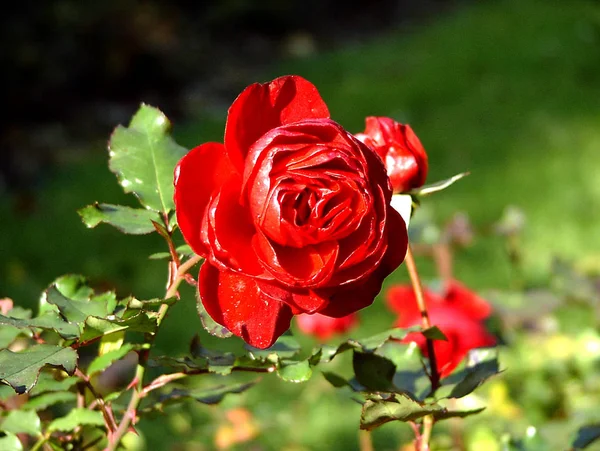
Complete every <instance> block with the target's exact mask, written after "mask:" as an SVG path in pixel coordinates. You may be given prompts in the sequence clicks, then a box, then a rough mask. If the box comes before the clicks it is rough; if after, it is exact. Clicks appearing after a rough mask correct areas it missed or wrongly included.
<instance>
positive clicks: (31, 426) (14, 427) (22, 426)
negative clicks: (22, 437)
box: [0, 410, 42, 437]
mask: <svg viewBox="0 0 600 451" xmlns="http://www.w3.org/2000/svg"><path fill="white" fill-rule="evenodd" d="M41 428H42V425H41V421H40V417H38V415H37V413H35V411H33V410H29V411H28V410H11V411H10V412H9V413H8V415H7V416H6V418H5V419H4V421H3V422H2V424H0V430H1V431H4V432H10V433H12V434H27V435H32V436H34V437H37V436H39V435H40V434H41V433H42V429H41Z"/></svg>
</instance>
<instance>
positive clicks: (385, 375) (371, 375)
mask: <svg viewBox="0 0 600 451" xmlns="http://www.w3.org/2000/svg"><path fill="white" fill-rule="evenodd" d="M352 367H353V369H354V374H355V376H356V380H357V381H358V382H359V383H360V384H361V385H363V386H364V387H366V388H367V389H369V390H374V391H390V389H391V387H392V379H393V377H394V373H395V372H396V366H395V365H394V363H393V362H391V361H390V360H389V359H386V358H385V357H382V356H379V355H377V354H372V353H366V352H359V351H355V352H354V355H353V357H352Z"/></svg>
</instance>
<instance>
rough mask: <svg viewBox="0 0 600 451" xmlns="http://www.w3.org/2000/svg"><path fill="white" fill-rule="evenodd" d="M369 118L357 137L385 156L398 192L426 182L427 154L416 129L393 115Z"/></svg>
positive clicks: (395, 190)
mask: <svg viewBox="0 0 600 451" xmlns="http://www.w3.org/2000/svg"><path fill="white" fill-rule="evenodd" d="M365 122H366V129H365V132H364V133H358V134H357V135H356V137H357V138H358V139H360V140H361V141H362V142H364V143H365V144H366V145H367V146H369V147H371V148H372V149H373V150H375V152H377V154H378V155H379V156H380V157H381V159H382V160H383V162H384V163H385V167H386V169H387V173H388V175H389V177H390V180H391V181H392V186H393V188H394V192H395V193H405V192H407V191H410V190H411V189H414V188H418V187H420V186H422V185H423V184H424V183H425V179H426V178H427V154H426V153H425V149H424V148H423V145H422V144H421V141H419V138H417V135H415V133H414V132H413V131H412V129H411V128H410V127H409V126H408V125H403V124H400V123H398V122H396V121H394V120H393V119H391V118H389V117H374V116H370V117H367V119H366V120H365Z"/></svg>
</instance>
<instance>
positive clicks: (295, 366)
mask: <svg viewBox="0 0 600 451" xmlns="http://www.w3.org/2000/svg"><path fill="white" fill-rule="evenodd" d="M277 375H278V376H279V377H280V378H281V379H283V380H284V381H286V382H305V381H307V380H309V379H310V377H311V376H312V368H311V367H310V364H309V363H308V360H302V361H300V362H290V363H284V362H282V364H281V366H280V367H279V368H278V369H277Z"/></svg>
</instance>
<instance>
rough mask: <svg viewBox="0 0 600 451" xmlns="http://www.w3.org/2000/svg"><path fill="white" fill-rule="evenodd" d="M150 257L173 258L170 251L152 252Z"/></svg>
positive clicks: (159, 258)
mask: <svg viewBox="0 0 600 451" xmlns="http://www.w3.org/2000/svg"><path fill="white" fill-rule="evenodd" d="M148 258H149V259H150V260H167V259H169V258H171V254H170V253H169V252H155V253H154V254H150V255H149V256H148Z"/></svg>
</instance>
